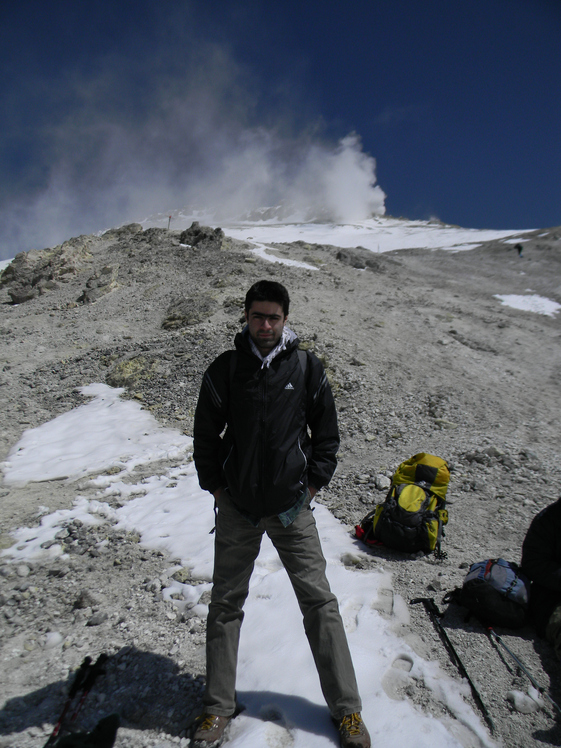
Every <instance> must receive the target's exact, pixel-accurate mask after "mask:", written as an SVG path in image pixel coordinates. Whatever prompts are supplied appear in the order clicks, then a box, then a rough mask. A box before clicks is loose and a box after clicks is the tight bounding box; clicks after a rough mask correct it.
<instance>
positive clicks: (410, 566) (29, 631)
mask: <svg viewBox="0 0 561 748" xmlns="http://www.w3.org/2000/svg"><path fill="white" fill-rule="evenodd" d="M526 236H527V238H528V239H529V240H528V241H527V242H526V243H525V245H524V256H523V257H518V255H517V253H516V251H515V250H514V249H513V247H512V245H507V244H503V243H498V242H496V243H492V242H491V243H488V244H485V245H482V246H481V247H480V248H478V249H475V250H472V251H469V252H459V253H451V252H446V251H441V250H437V251H432V252H429V251H426V250H411V249H409V250H402V251H396V252H392V253H388V254H381V255H373V254H371V253H369V252H366V251H365V250H361V249H360V248H357V249H356V250H352V249H351V250H349V249H346V250H340V249H339V248H337V247H333V246H328V245H309V244H305V243H303V242H296V243H293V244H290V245H277V246H276V247H275V252H276V254H277V256H278V257H279V258H281V259H283V258H290V259H293V260H300V261H303V262H305V263H307V264H308V265H311V266H313V267H314V268H317V269H316V270H311V269H310V270H307V269H302V268H297V267H289V266H286V265H282V264H277V263H270V262H266V261H264V260H262V259H259V258H257V257H256V256H255V255H254V254H252V252H251V245H250V244H249V243H243V242H239V241H236V240H233V239H231V238H229V237H228V236H226V235H225V234H224V232H223V231H221V230H220V229H214V228H213V229H210V228H205V227H200V226H198V225H193V227H192V228H191V229H189V230H187V231H185V232H178V231H167V230H165V229H148V230H142V227H141V226H140V225H138V224H133V225H130V226H125V227H122V228H120V229H116V230H113V231H109V232H107V233H105V234H104V235H102V236H101V237H94V236H88V237H85V236H82V237H77V238H75V239H71V240H70V241H68V242H65V244H63V245H62V246H60V247H55V248H52V249H48V250H44V251H42V252H29V253H27V254H23V255H19V256H18V257H17V258H16V259H15V260H14V261H13V263H12V264H11V265H10V266H9V267H8V268H7V270H6V271H5V272H4V273H3V275H2V277H1V278H0V301H1V302H2V303H1V304H0V340H2V349H1V353H0V356H1V362H0V363H1V373H0V402H1V405H2V413H3V429H2V432H1V435H0V439H1V441H0V459H5V458H6V457H7V454H8V452H9V450H10V448H12V447H13V446H14V445H15V444H16V443H17V441H18V439H19V437H20V436H21V434H22V433H23V431H24V430H25V429H29V428H32V427H34V426H37V425H39V424H41V423H43V422H45V421H47V420H50V419H52V418H54V417H55V416H56V415H59V414H60V413H63V412H65V411H67V410H69V409H71V408H73V407H75V406H76V405H77V404H79V403H81V402H83V397H82V396H81V395H80V394H79V393H78V392H77V390H76V387H78V386H81V385H84V384H87V383H89V382H106V383H107V384H109V385H112V386H119V387H125V388H126V392H127V396H128V397H131V398H135V399H137V400H138V401H139V402H141V403H142V404H143V406H144V407H145V408H148V409H150V411H151V412H152V413H153V414H154V416H155V417H156V418H157V419H158V420H159V421H160V422H161V423H165V424H167V425H169V426H173V427H176V428H178V429H181V430H183V431H185V433H187V434H190V433H191V429H192V419H193V413H194V407H195V404H196V399H197V395H198V390H199V386H200V382H201V377H202V374H203V372H204V369H205V368H206V366H207V365H208V364H209V363H210V362H211V361H212V359H213V358H214V357H215V356H216V355H217V354H218V353H219V352H221V351H222V350H224V349H225V348H227V347H230V346H231V341H232V339H233V336H234V334H235V333H236V332H237V331H238V330H239V329H240V326H241V318H242V309H243V298H244V295H245V292H246V290H247V288H248V287H249V286H250V285H251V284H252V283H253V282H254V281H256V280H258V279H260V278H272V279H275V280H279V281H281V282H282V283H284V284H285V285H286V286H287V287H288V289H289V291H290V294H291V300H292V309H291V314H290V317H289V322H290V325H291V326H292V327H293V329H294V330H295V331H296V332H297V333H298V335H299V337H300V339H301V341H302V345H303V346H305V347H309V348H311V349H312V350H314V352H315V353H316V354H317V355H318V356H319V357H320V358H321V359H322V360H323V362H324V363H325V366H326V369H327V372H328V376H329V378H330V381H331V384H332V388H333V391H334V393H335V397H336V401H337V407H338V413H339V418H340V429H341V437H342V441H341V452H340V462H339V468H338V471H337V473H336V476H335V478H334V480H333V481H332V483H331V485H330V486H329V487H328V488H327V489H325V490H324V491H323V492H322V493H321V494H320V496H319V497H318V500H319V501H321V502H322V503H325V504H326V505H327V506H328V507H329V508H330V510H331V511H332V512H333V513H334V515H335V516H336V517H338V518H339V519H340V520H341V521H342V522H344V523H346V525H348V527H349V532H352V528H353V526H354V525H355V524H356V523H357V522H358V521H359V520H360V519H361V518H362V517H363V516H364V515H365V514H366V512H367V511H368V510H369V509H370V508H371V507H372V506H373V505H374V504H375V503H377V502H379V501H382V500H383V498H384V496H385V492H384V488H385V486H386V485H387V483H388V479H389V478H390V477H391V474H392V472H393V470H394V468H395V467H396V466H397V464H399V462H401V461H402V460H404V459H406V458H408V457H410V456H411V455H412V454H414V453H416V452H420V451H426V452H432V453H434V454H438V455H440V456H442V457H444V458H445V459H447V460H448V461H449V463H450V466H451V469H452V483H451V486H450V490H449V509H450V522H449V525H448V528H447V537H446V542H445V548H446V550H447V553H448V557H447V558H446V559H445V560H444V561H436V560H435V559H434V558H433V557H425V558H412V557H410V556H407V555H406V554H399V553H395V552H393V551H390V550H388V549H376V550H375V551H372V552H371V554H370V556H369V561H368V564H369V565H370V566H371V567H372V568H380V567H383V568H384V569H385V570H386V571H390V572H391V573H392V575H393V585H394V593H395V594H399V595H401V596H402V597H403V598H405V600H410V599H411V598H413V597H419V596H431V597H435V599H436V601H437V603H439V604H440V602H441V599H442V596H443V593H444V592H445V591H446V590H449V589H452V588H454V587H456V586H459V585H461V582H462V579H463V577H464V575H465V573H466V569H467V567H468V566H469V564H471V563H472V562H474V561H478V560H482V559H483V558H488V557H497V556H502V557H503V558H507V559H509V560H514V561H517V560H519V556H520V548H521V543H522V539H523V537H524V534H525V532H526V529H527V527H528V525H529V523H530V521H531V519H532V517H533V516H534V515H535V514H536V513H537V511H538V510H539V509H540V508H542V507H543V506H545V505H547V504H548V503H551V502H552V501H554V500H555V499H557V498H558V497H559V495H560V486H561V467H560V466H559V460H558V454H559V385H560V383H561V358H560V355H559V343H560V336H561V329H560V320H559V317H547V316H542V315H537V314H533V313H531V312H527V311H520V310H516V309H512V308H510V307H506V306H501V305H500V303H499V301H498V300H497V299H496V298H494V294H504V293H520V294H523V293H527V292H528V289H531V290H532V292H533V293H536V294H540V295H542V296H547V297H549V298H551V299H555V300H556V301H558V302H561V286H560V285H559V284H560V283H561V281H560V278H561V273H560V272H559V271H560V264H561V229H551V230H549V231H537V232H535V233H534V234H529V235H526ZM168 467H169V465H160V466H154V465H151V466H148V467H146V468H143V470H146V471H149V472H147V473H146V474H147V475H148V474H154V473H155V472H156V471H157V470H158V469H160V470H164V469H166V468H168ZM141 473H142V470H140V471H137V472H136V473H135V476H134V479H135V480H138V479H139V477H142V476H141V475H140V474H141ZM78 491H80V492H81V493H82V494H83V493H84V492H86V494H87V492H88V491H92V489H91V488H87V486H85V485H84V484H83V483H69V482H61V481H50V482H44V483H31V484H28V485H26V486H13V485H4V486H2V487H0V499H1V502H2V504H1V507H2V509H1V515H0V516H1V532H2V534H1V536H0V543H1V546H2V547H3V548H9V547H10V546H11V545H12V544H13V542H14V541H13V538H12V537H11V536H10V532H11V530H13V529H14V528H15V527H19V526H24V525H25V526H34V525H36V524H37V522H38V521H39V520H38V516H40V515H41V514H42V513H44V512H45V507H49V511H54V510H55V509H57V508H67V507H69V506H71V505H72V501H73V499H74V498H75V496H76V494H77V492H78ZM91 495H92V497H93V495H94V494H93V493H92V494H91ZM64 532H65V533H66V534H65V535H64V538H61V539H62V540H63V541H64V544H65V547H66V549H67V550H68V554H69V555H68V558H67V559H64V560H59V561H57V562H45V563H37V564H13V563H9V556H6V557H5V558H4V559H2V558H0V606H1V607H0V621H2V626H1V634H0V636H1V640H0V661H1V663H2V665H1V666H2V670H3V672H4V674H5V676H6V677H4V678H3V679H2V686H0V703H1V702H3V706H2V707H1V708H0V746H4V748H7V747H8V746H16V745H17V746H19V747H20V748H21V746H39V745H43V744H44V742H45V740H46V739H47V736H48V734H49V732H50V729H52V724H53V721H54V720H55V719H56V717H57V716H58V713H59V712H60V709H61V708H62V704H63V702H64V692H65V688H66V687H67V685H68V680H69V677H70V676H69V673H70V672H71V671H72V670H73V669H75V668H76V667H78V666H79V664H80V662H81V660H82V659H83V657H84V656H85V655H86V654H89V655H92V656H95V655H97V654H98V653H100V652H107V653H109V654H111V655H112V656H111V658H110V660H109V663H108V665H107V674H106V676H105V677H104V678H103V679H102V680H101V681H99V683H98V685H97V686H96V688H95V690H94V691H93V692H92V694H91V699H90V701H89V703H88V705H87V708H85V709H84V712H83V721H84V724H85V725H86V726H88V725H89V726H91V725H92V724H94V723H95V720H96V719H99V717H100V716H103V715H104V714H107V713H109V712H110V711H118V712H119V713H120V714H121V719H122V724H123V727H122V728H121V729H120V731H119V736H118V741H117V745H118V746H135V747H136V746H156V745H157V746H160V747H162V748H163V747H164V746H171V745H174V744H180V745H187V740H186V738H185V732H184V730H185V725H186V724H187V723H188V721H189V719H190V718H191V717H192V716H193V715H194V714H195V713H196V712H197V710H198V707H199V701H198V699H199V695H200V692H201V688H202V683H203V679H204V646H203V645H204V630H203V629H202V627H201V625H200V624H199V623H196V622H193V620H191V619H189V618H188V617H187V618H185V619H184V620H179V619H178V618H177V616H176V614H175V612H174V610H173V606H172V605H171V604H168V603H165V602H164V601H162V599H161V589H162V587H163V586H165V584H166V580H167V579H168V578H169V576H170V575H171V574H173V573H175V571H173V569H174V559H167V558H164V557H162V556H161V554H158V553H154V552H151V551H147V550H146V549H144V548H143V547H142V546H141V545H140V544H139V542H138V537H136V536H130V535H127V534H123V533H119V532H117V531H114V530H111V527H110V526H103V528H102V529H96V528H93V529H92V528H88V527H84V526H80V525H79V523H73V524H71V525H69V526H68V527H67V528H66V530H65V531H63V534H64ZM102 536H103V537H107V539H108V542H107V544H106V546H105V547H104V552H103V553H100V552H99V551H98V550H97V546H96V543H97V542H99V540H100V539H101V538H102ZM380 605H381V612H382V614H383V615H387V616H388V617H389V618H391V616H392V603H391V599H390V600H389V601H388V602H387V604H385V605H384V604H380ZM464 613H465V611H462V610H461V609H458V608H453V607H452V606H451V607H450V609H449V610H448V612H447V614H446V616H445V618H444V623H445V624H446V625H447V626H448V627H449V629H450V636H451V638H453V640H454V643H455V645H456V647H457V649H458V651H459V653H460V654H461V656H462V658H463V660H464V664H465V665H466V668H467V670H468V672H469V673H470V675H471V677H472V679H474V680H475V681H476V682H477V684H478V687H479V690H480V693H481V695H482V697H483V700H484V701H485V703H486V704H487V705H488V707H489V710H490V712H491V714H492V716H493V719H494V721H495V724H496V726H497V733H496V737H497V736H499V737H500V739H501V740H502V741H503V743H504V745H505V746H525V747H527V746H538V745H541V746H543V745H559V744H560V742H561V727H560V724H559V715H557V718H556V716H555V714H554V713H553V712H552V710H551V708H549V707H548V708H545V709H541V710H539V711H537V712H534V713H532V714H524V713H520V712H518V711H516V710H515V709H514V707H513V706H512V704H510V702H509V701H508V700H507V699H506V694H507V692H508V691H510V690H512V689H517V690H522V691H525V690H526V688H527V685H528V683H527V679H525V677H524V676H520V674H519V673H516V672H515V671H514V669H513V672H509V669H508V668H507V666H506V664H505V663H504V662H502V661H501V658H500V657H499V654H498V653H497V651H495V650H494V649H493V647H492V646H491V645H490V643H489V640H488V639H487V637H486V635H485V633H484V632H483V631H482V630H481V627H479V625H478V624H477V623H476V622H474V621H468V622H466V621H465V620H464ZM399 633H400V634H401V635H403V636H404V637H406V639H407V641H408V642H409V643H410V644H411V646H413V648H414V649H416V651H417V652H418V653H419V654H421V655H422V656H423V657H426V658H429V659H430V658H433V659H438V660H439V661H440V662H441V663H442V666H443V668H445V669H446V670H447V671H449V672H450V673H451V674H455V672H456V671H455V669H454V668H453V667H452V666H451V664H450V663H449V660H448V657H447V655H446V653H445V651H444V649H443V647H442V645H441V643H440V641H439V640H438V638H437V636H436V633H435V632H434V630H433V628H432V626H431V624H430V621H428V619H427V617H426V615H425V613H424V611H423V610H422V608H420V607H417V608H412V609H411V623H410V626H408V627H402V630H400V631H399ZM501 633H504V634H505V641H507V642H508V644H509V646H511V647H512V648H513V649H514V650H515V651H516V652H517V653H518V654H519V656H520V657H522V659H523V660H524V661H525V662H526V664H527V665H528V668H529V669H530V670H531V672H533V673H534V675H535V677H536V678H537V679H538V680H539V681H540V682H541V683H542V684H543V685H544V686H545V687H547V688H549V689H550V693H551V695H552V697H553V698H554V699H555V700H556V701H557V703H561V677H560V674H561V671H560V665H559V663H558V662H556V661H555V660H554V658H553V655H552V652H551V650H550V648H549V647H548V645H547V644H545V643H544V642H542V641H540V640H537V639H536V638H535V637H534V635H533V632H532V630H531V629H530V628H527V629H523V630H522V631H521V632H518V633H516V635H512V634H511V633H509V632H506V631H505V632H501ZM373 677H374V674H373ZM389 687H390V686H388V688H389ZM392 688H393V687H392ZM393 690H394V693H393V696H394V697H395V698H408V699H411V700H412V701H413V702H414V703H416V704H417V705H418V707H419V708H420V709H423V710H427V711H430V712H432V713H434V714H435V716H439V717H446V715H445V712H444V708H443V707H442V706H441V705H439V704H437V703H435V702H434V701H433V700H432V699H431V698H430V691H428V690H427V689H426V688H425V687H424V685H423V684H422V683H418V682H417V683H415V684H409V685H408V686H407V688H397V687H395V688H393ZM466 698H467V699H469V698H470V697H469V695H468V694H466ZM474 708H475V709H477V708H476V707H475V706H474ZM49 725H50V727H49ZM460 739H461V740H462V742H463V744H464V745H465V746H466V747H469V746H477V745H479V742H478V741H477V740H476V738H475V737H474V736H473V734H472V733H468V732H467V731H466V732H465V734H464V733H461V735H460Z"/></svg>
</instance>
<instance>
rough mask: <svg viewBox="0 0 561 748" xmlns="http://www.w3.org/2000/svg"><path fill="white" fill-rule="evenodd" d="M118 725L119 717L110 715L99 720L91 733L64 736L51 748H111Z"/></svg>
mask: <svg viewBox="0 0 561 748" xmlns="http://www.w3.org/2000/svg"><path fill="white" fill-rule="evenodd" d="M119 724H120V720H119V715H118V714H110V715H109V716H108V717H104V718H103V719H102V720H100V721H99V722H98V723H97V725H96V726H95V727H94V729H93V730H92V731H91V732H75V733H72V734H70V735H64V736H63V737H60V738H57V739H56V740H55V742H54V743H51V745H52V746H53V748H113V745H114V744H115V739H116V737H117V730H118V729H119Z"/></svg>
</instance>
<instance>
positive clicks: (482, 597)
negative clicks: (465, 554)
mask: <svg viewBox="0 0 561 748" xmlns="http://www.w3.org/2000/svg"><path fill="white" fill-rule="evenodd" d="M529 593H530V582H529V580H528V579H527V577H525V576H524V574H522V573H521V571H520V569H519V568H518V566H517V565H516V564H514V563H511V562H510V561H505V560H504V558H489V559H486V560H485V561H478V562H477V563H475V564H472V565H471V566H470V569H469V571H468V573H467V574H466V577H465V579H464V583H463V585H462V587H461V589H458V590H455V594H453V596H452V599H453V600H455V602H457V603H459V604H460V605H462V606H463V607H464V608H467V609H468V610H469V611H470V612H471V613H473V615H474V616H476V618H478V619H479V620H480V621H481V623H483V625H486V626H505V627H506V628H512V629H514V628H520V627H521V626H523V625H524V624H525V623H526V615H527V612H528V602H529Z"/></svg>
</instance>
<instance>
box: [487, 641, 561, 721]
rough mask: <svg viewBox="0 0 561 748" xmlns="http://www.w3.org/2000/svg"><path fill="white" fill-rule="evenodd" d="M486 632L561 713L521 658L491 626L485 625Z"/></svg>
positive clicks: (560, 710)
mask: <svg viewBox="0 0 561 748" xmlns="http://www.w3.org/2000/svg"><path fill="white" fill-rule="evenodd" d="M487 633H488V634H489V638H490V639H491V641H495V642H497V644H500V645H501V647H503V648H504V650H505V651H506V652H508V654H509V655H510V656H511V657H512V659H513V660H514V662H515V663H516V664H517V665H518V667H519V668H520V670H522V672H523V673H525V674H526V675H527V676H528V678H529V679H530V683H531V684H532V685H533V686H534V688H535V689H536V690H537V691H538V693H540V694H541V695H542V696H545V698H546V699H547V700H548V701H549V703H550V704H552V705H553V706H554V707H555V708H556V709H557V711H558V712H559V713H560V714H561V707H560V706H559V704H556V703H555V701H553V699H552V698H551V696H550V695H549V694H548V693H547V692H546V690H545V688H543V686H540V684H539V683H538V682H537V681H536V680H535V678H533V677H532V675H531V674H530V673H529V672H528V669H527V668H526V666H525V665H524V663H523V662H522V660H520V658H518V657H517V656H516V655H515V654H514V652H513V651H512V650H511V649H509V648H508V647H507V645H506V644H505V643H504V641H503V640H502V639H501V637H500V636H499V635H498V634H497V633H495V631H494V630H493V629H492V628H491V626H488V627H487Z"/></svg>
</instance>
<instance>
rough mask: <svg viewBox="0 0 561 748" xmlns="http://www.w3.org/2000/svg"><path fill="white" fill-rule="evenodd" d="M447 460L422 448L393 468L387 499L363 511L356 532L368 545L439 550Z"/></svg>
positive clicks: (438, 552)
mask: <svg viewBox="0 0 561 748" xmlns="http://www.w3.org/2000/svg"><path fill="white" fill-rule="evenodd" d="M449 482H450V471H449V469H448V464H447V463H446V461H445V460H443V459H442V458H441V457H436V456H435V455H430V454H426V453H425V452H421V453H419V454H416V455H413V457H411V458H410V459H409V460H406V461H405V462H402V463H401V465H400V466H399V467H398V468H397V470H396V471H395V473H394V475H393V478H392V484H391V486H390V490H389V493H388V495H387V496H386V500H385V501H384V503H383V504H379V505H378V506H377V507H376V509H374V510H373V511H372V512H370V513H369V514H367V515H366V517H365V518H364V519H363V520H362V522H361V523H360V525H357V527H356V535H357V537H358V538H359V539H360V540H363V541H364V542H365V543H368V544H369V545H377V544H380V543H381V544H383V545H387V546H388V547H390V548H395V549H396V550H399V551H404V552H405V553H417V552H418V551H423V552H424V553H430V552H431V551H434V552H435V555H436V557H437V558H445V557H446V554H445V553H443V552H442V550H441V547H440V546H441V541H442V537H443V526H444V525H445V524H446V523H447V522H448V510H447V509H446V491H447V490H448V484H449Z"/></svg>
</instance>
